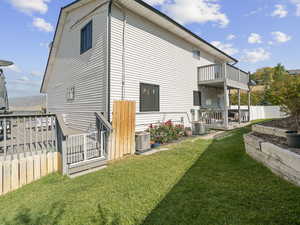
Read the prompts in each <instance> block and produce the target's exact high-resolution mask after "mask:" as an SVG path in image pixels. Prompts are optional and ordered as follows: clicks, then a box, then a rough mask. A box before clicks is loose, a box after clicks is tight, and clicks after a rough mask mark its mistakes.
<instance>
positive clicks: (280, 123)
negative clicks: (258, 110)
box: [263, 117, 297, 130]
mask: <svg viewBox="0 0 300 225" xmlns="http://www.w3.org/2000/svg"><path fill="white" fill-rule="evenodd" d="M263 125H264V126H267V127H276V128H280V129H285V130H297V125H296V123H295V118H294V117H287V118H283V119H278V120H272V121H268V122H265V123H263Z"/></svg>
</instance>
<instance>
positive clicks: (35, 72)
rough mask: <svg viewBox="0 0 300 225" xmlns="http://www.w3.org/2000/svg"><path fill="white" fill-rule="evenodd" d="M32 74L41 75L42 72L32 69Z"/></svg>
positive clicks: (34, 75)
mask: <svg viewBox="0 0 300 225" xmlns="http://www.w3.org/2000/svg"><path fill="white" fill-rule="evenodd" d="M30 75H31V76H33V77H40V76H41V75H42V73H41V72H40V71H37V70H33V71H31V73H30Z"/></svg>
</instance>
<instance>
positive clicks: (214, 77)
mask: <svg viewBox="0 0 300 225" xmlns="http://www.w3.org/2000/svg"><path fill="white" fill-rule="evenodd" d="M225 78H226V79H229V80H233V81H237V82H240V83H242V84H245V85H248V83H249V74H248V73H246V72H244V71H242V70H240V69H239V68H237V67H235V66H232V65H229V64H212V65H207V66H201V67H199V68H198V82H205V81H223V80H225Z"/></svg>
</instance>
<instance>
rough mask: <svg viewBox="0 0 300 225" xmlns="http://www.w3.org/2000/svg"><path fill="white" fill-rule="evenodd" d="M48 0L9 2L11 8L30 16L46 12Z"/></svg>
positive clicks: (17, 0) (16, 0) (13, 0)
mask: <svg viewBox="0 0 300 225" xmlns="http://www.w3.org/2000/svg"><path fill="white" fill-rule="evenodd" d="M49 2H50V0H10V3H11V5H12V6H13V7H15V8H16V9H18V10H19V11H21V12H24V13H27V14H32V13H34V12H38V13H41V14H45V13H46V12H47V11H48V5H47V3H49Z"/></svg>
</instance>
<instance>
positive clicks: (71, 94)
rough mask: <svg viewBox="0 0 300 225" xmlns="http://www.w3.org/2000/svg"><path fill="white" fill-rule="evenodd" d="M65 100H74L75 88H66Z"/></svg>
mask: <svg viewBox="0 0 300 225" xmlns="http://www.w3.org/2000/svg"><path fill="white" fill-rule="evenodd" d="M67 100H68V101H73V100H75V87H74V86H73V87H70V88H67Z"/></svg>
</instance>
